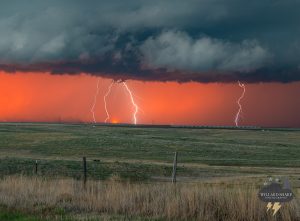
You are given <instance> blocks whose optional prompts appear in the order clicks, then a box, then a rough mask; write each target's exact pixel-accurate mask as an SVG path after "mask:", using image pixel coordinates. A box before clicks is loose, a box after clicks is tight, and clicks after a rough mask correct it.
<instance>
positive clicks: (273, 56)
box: [0, 0, 300, 127]
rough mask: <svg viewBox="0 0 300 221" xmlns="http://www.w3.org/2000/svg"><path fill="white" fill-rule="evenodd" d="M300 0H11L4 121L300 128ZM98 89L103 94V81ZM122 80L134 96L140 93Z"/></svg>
mask: <svg viewBox="0 0 300 221" xmlns="http://www.w3.org/2000/svg"><path fill="white" fill-rule="evenodd" d="M299 7H300V2H299V1H297V0H286V1H279V0H254V1H246V2H245V1H240V0H226V1H225V0H214V1H211V0H197V1H196V0H190V1H179V0H174V1H167V0H153V1H143V0H142V1H141V0H129V1H116V0H110V1H103V0H102V1H101V0H98V1H96V0H91V1H89V2H88V3H86V2H83V1H79V0H72V1H71V0H63V1H62V0H60V1H59V0H51V1H50V0H45V1H39V0H29V1H26V2H24V1H21V0H3V1H1V3H0V121H34V122H40V121H42V122H57V121H59V122H93V121H94V119H93V115H92V112H91V108H92V107H93V105H94V109H93V110H94V111H95V112H94V113H95V119H96V120H97V122H103V121H104V120H105V119H106V117H107V116H106V112H105V108H104V102H103V96H104V95H105V94H106V92H107V89H108V87H109V85H110V84H111V82H112V81H113V80H114V82H115V83H114V84H113V86H112V90H111V93H110V94H109V95H108V96H107V108H108V111H109V114H110V118H109V122H113V123H117V122H118V123H134V121H133V113H134V111H135V109H134V103H136V104H137V105H138V113H137V123H142V124H181V125H235V122H234V119H235V116H236V113H237V112H238V110H239V105H238V104H237V100H238V99H239V98H240V96H241V95H242V92H243V91H242V88H241V87H239V85H238V82H241V83H242V84H244V85H245V88H246V93H245V96H244V97H243V99H241V102H240V103H241V105H242V112H241V115H240V119H239V125H252V126H272V127H273V126H274V127H300V117H299V114H298V113H299V112H300V102H299V99H298V97H297V95H298V94H299V92H300V83H299V81H300V38H299V34H300V14H299V13H298V9H299ZM98 80H99V93H98V96H97V99H96V103H94V102H95V93H96V86H97V82H98ZM123 82H126V84H127V85H128V88H129V89H130V90H131V91H132V93H133V101H134V103H132V100H131V98H130V96H129V94H128V91H126V90H125V88H124V85H123Z"/></svg>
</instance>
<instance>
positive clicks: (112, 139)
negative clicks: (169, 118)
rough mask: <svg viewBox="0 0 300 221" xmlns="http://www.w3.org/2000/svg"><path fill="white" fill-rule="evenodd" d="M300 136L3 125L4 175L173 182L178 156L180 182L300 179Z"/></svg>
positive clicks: (268, 132) (275, 132)
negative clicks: (86, 175) (242, 177)
mask: <svg viewBox="0 0 300 221" xmlns="http://www.w3.org/2000/svg"><path fill="white" fill-rule="evenodd" d="M299 147H300V130H270V129H268V130H267V129H265V130H233V129H188V128H153V127H151V128H137V127H117V126H95V127H93V126H92V125H76V124H26V123H23V124H12V123H11V124H4V123H3V124H0V155H1V159H0V169H1V174H0V175H5V174H14V173H18V174H20V173H23V174H31V173H32V171H33V164H34V161H35V160H36V159H38V160H39V172H40V173H42V174H47V175H57V176H59V175H62V176H71V177H74V178H79V177H80V176H81V174H80V171H81V168H82V164H81V161H80V160H81V159H82V156H86V157H87V158H88V165H89V173H90V176H91V177H93V178H95V179H105V178H107V177H109V176H110V175H111V174H118V175H120V176H121V177H124V178H129V179H133V180H144V179H148V178H149V177H158V178H159V177H168V176H170V175H171V171H172V165H171V164H172V160H173V153H174V151H178V153H179V156H178V161H179V163H178V166H179V167H178V175H179V177H182V179H184V177H198V178H208V177H228V176H233V175H235V176H240V175H245V176H246V175H247V176H251V175H265V174H268V175H273V174H275V175H291V176H292V175H295V176H297V175H299V173H300V172H299V167H300V148H299Z"/></svg>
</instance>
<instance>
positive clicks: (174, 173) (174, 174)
mask: <svg viewBox="0 0 300 221" xmlns="http://www.w3.org/2000/svg"><path fill="white" fill-rule="evenodd" d="M176 169H177V151H176V152H175V155H174V161H173V173H172V183H176Z"/></svg>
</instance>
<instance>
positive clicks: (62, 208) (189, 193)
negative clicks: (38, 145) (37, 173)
mask: <svg viewBox="0 0 300 221" xmlns="http://www.w3.org/2000/svg"><path fill="white" fill-rule="evenodd" d="M257 192H258V189H257V187H255V186H254V185H230V186H226V184H223V185H220V184H219V185H212V184H210V185H208V184H199V183H197V184H195V183H194V184H192V183H182V184H181V183H178V184H176V185H172V184H169V183H126V182H120V181H119V179H118V177H113V178H112V179H111V180H108V181H105V182H104V181H89V182H88V183H87V185H86V187H85V188H84V187H83V186H82V182H80V181H78V180H74V179H43V178H38V177H24V176H9V177H5V178H3V179H2V180H0V205H1V206H3V207H5V208H8V209H10V210H17V211H27V212H28V213H36V214H38V213H43V214H46V215H47V216H49V215H50V216H51V214H52V213H53V214H57V213H59V212H62V213H67V214H93V215H95V214H99V215H101V214H113V215H115V214H119V215H122V216H125V217H144V218H145V219H149V218H150V219H162V220H201V221H202V220H203V221H206V220H207V221H214V220H220V221H221V220H222V221H223V220H224V221H235V220H236V221H265V220H284V221H294V220H300V217H299V211H300V207H299V206H300V205H299V202H298V201H296V200H295V199H294V200H293V201H292V202H290V203H287V204H284V205H283V206H282V208H281V209H280V210H279V212H278V213H277V214H276V215H275V216H272V212H271V211H269V212H266V203H263V202H261V201H259V199H258V197H257ZM296 194H298V195H299V193H298V192H297V193H296ZM297 216H298V217H297Z"/></svg>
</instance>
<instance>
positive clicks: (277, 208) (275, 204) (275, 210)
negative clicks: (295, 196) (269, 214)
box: [273, 203, 281, 216]
mask: <svg viewBox="0 0 300 221" xmlns="http://www.w3.org/2000/svg"><path fill="white" fill-rule="evenodd" d="M280 207H281V205H280V203H274V205H273V211H274V212H273V216H275V214H276V213H277V212H278V210H279V209H280Z"/></svg>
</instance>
